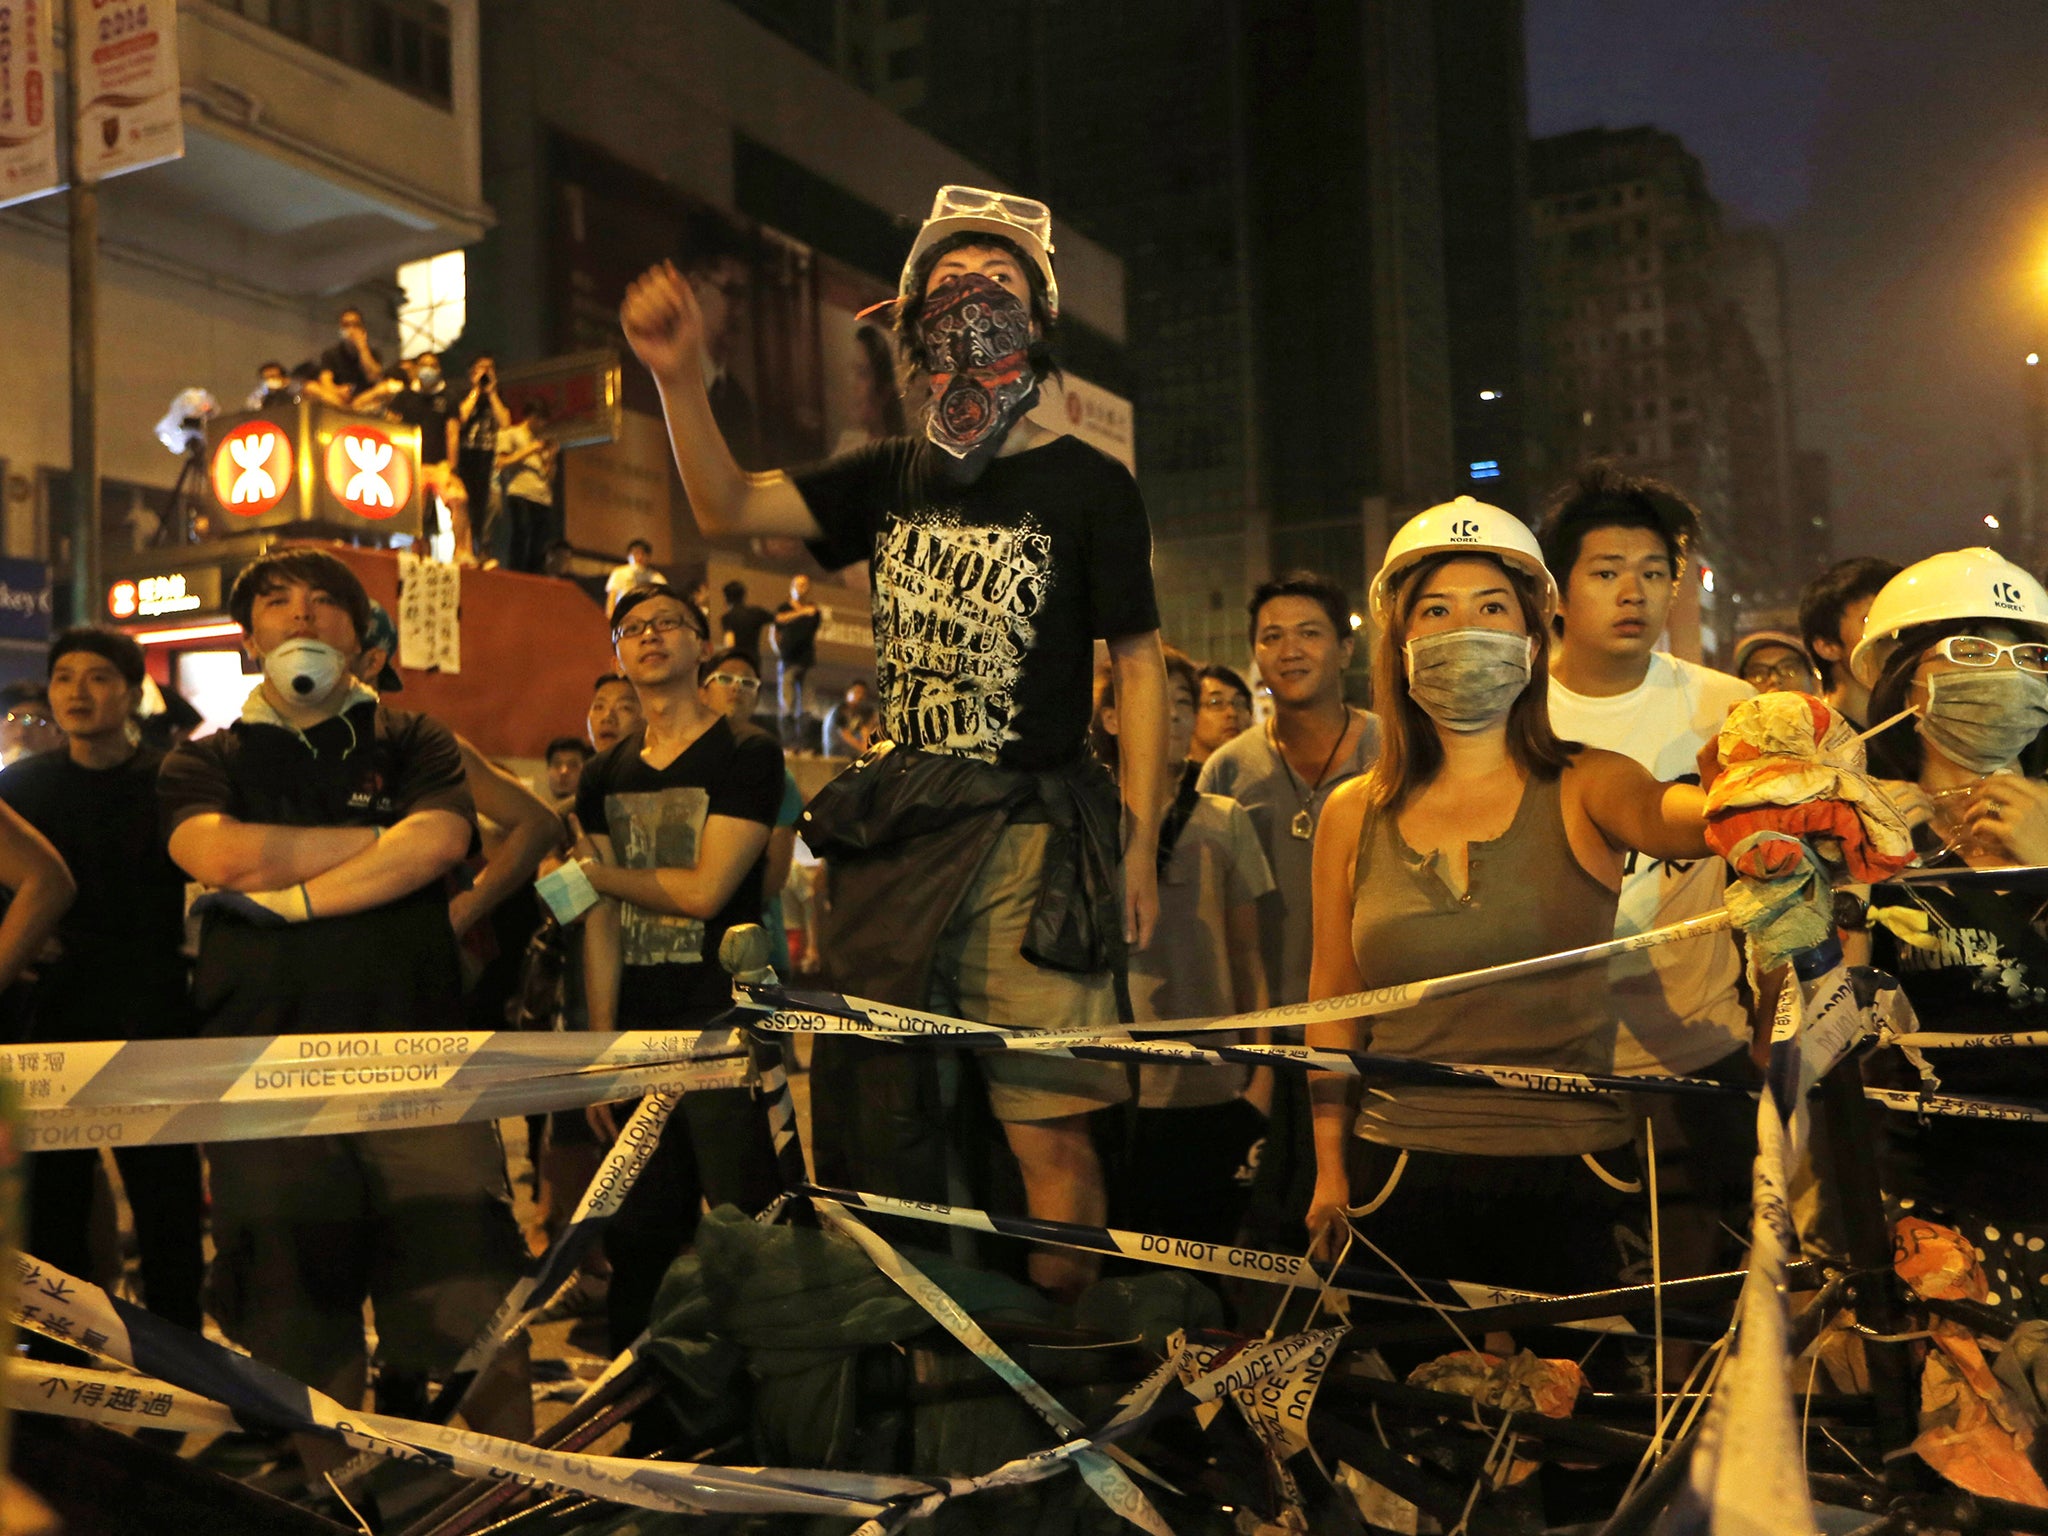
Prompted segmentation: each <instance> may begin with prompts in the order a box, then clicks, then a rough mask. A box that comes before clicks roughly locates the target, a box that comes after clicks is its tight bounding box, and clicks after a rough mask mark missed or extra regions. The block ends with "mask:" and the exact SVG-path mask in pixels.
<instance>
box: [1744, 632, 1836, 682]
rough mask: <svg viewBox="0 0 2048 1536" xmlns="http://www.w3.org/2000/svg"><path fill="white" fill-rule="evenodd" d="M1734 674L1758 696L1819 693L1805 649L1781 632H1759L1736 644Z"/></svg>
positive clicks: (1816, 677)
mask: <svg viewBox="0 0 2048 1536" xmlns="http://www.w3.org/2000/svg"><path fill="white" fill-rule="evenodd" d="M1735 675H1736V676H1737V677H1739V678H1741V679H1742V680H1743V681H1744V682H1745V683H1747V684H1749V686H1750V687H1752V688H1754V689H1755V690H1756V691H1757V692H1758V693H1819V692H1820V678H1819V676H1818V675H1817V674H1816V673H1815V672H1814V670H1813V663H1812V662H1811V661H1809V660H1808V659H1807V656H1806V647H1805V646H1803V645H1801V644H1800V643H1799V637H1798V636H1797V635H1788V634H1786V633H1785V632H1784V631H1783V630H1779V629H1760V630H1757V631H1756V632H1755V633H1754V634H1749V635H1744V636H1743V637H1742V639H1741V640H1740V641H1738V642H1737V643H1736V646H1735Z"/></svg>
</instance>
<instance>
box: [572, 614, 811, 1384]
mask: <svg viewBox="0 0 2048 1536" xmlns="http://www.w3.org/2000/svg"><path fill="white" fill-rule="evenodd" d="M611 622H612V644H613V647H614V649H615V651H616V653H617V656H618V662H619V671H620V673H621V674H622V675H624V676H625V677H626V679H627V680H628V681H630V682H631V683H632V685H633V689H634V691H635V692H636V693H637V694H638V695H639V698H640V710H641V715H642V718H643V720H644V722H645V723H644V724H643V725H641V726H640V727H639V728H638V729H637V730H634V731H633V732H631V733H630V734H628V735H626V736H625V737H623V738H621V739H620V740H618V741H616V742H614V743H613V744H612V745H611V746H610V747H607V748H606V749H605V750H604V751H602V752H599V753H598V754H597V756H596V757H594V758H592V759H591V760H590V762H589V764H588V765H587V766H586V767H585V768H584V770H583V776H582V778H581V780H580V781H579V783H578V785H577V790H576V819H577V823H578V825H579V826H580V827H581V828H582V830H583V838H582V840H581V841H580V842H579V843H578V844H577V849H576V852H577V855H578V856H579V860H580V864H581V868H582V871H583V873H584V875H585V876H586V877H587V878H588V879H589V881H590V884H591V886H592V888H593V889H594V890H595V891H596V892H597V894H598V895H599V896H601V897H604V898H606V899H605V900H604V901H602V902H600V903H599V904H598V906H597V907H596V908H594V909H593V910H592V911H591V912H590V914H589V915H588V916H587V917H586V918H585V919H584V997H585V1000H586V1003H587V1007H588V1011H589V1022H590V1028H592V1029H594V1030H613V1029H697V1028H701V1027H702V1026H703V1025H704V1024H705V1023H707V1022H708V1021H709V1020H710V1019H711V1018H712V1017H713V1016H714V1015H716V1014H718V1013H720V1012H722V1011H723V1010H724V1009H726V1008H727V1007H729V1006H731V1002H732V981H731V978H730V977H729V976H727V975H726V973H725V971H724V970H723V969H722V968H721V967H720V966H719V964H718V945H719V941H720V940H721V939H723V938H724V937H725V932H726V930H727V929H728V928H731V927H733V926H734V925H735V924H738V923H755V922H759V921H760V920H761V883H762V877H763V872H764V869H765V864H766V860H765V858H764V855H765V853H766V851H767V847H768V835H769V832H770V830H771V829H772V828H773V827H774V825H775V818H776V810H777V808H778V807H779V806H780V805H781V803H782V795H783V768H782V749H781V747H780V746H778V745H777V744H776V742H775V740H774V738H773V737H771V736H769V735H767V734H766V733H765V732H762V731H757V730H755V729H753V728H752V727H751V726H748V725H746V724H744V723H737V724H736V723H734V722H732V721H729V720H728V719H727V718H726V716H725V715H724V714H722V713H720V712H719V711H718V710H716V709H714V708H711V707H710V706H709V705H708V704H707V703H706V701H705V699H704V697H703V696H702V694H701V693H700V692H699V688H698V666H697V661H698V658H699V657H700V656H701V655H703V654H704V648H705V638H706V637H705V620H704V616H703V615H702V614H701V613H699V612H698V611H697V610H696V609H695V608H694V607H692V606H691V605H690V604H689V603H687V602H686V601H684V599H683V598H682V596H681V595H680V594H679V593H677V592H676V591H675V590H674V589H673V588H671V587H666V586H662V587H637V588H635V589H634V590H633V591H631V592H628V593H626V595H625V596H623V597H621V598H620V599H619V601H618V603H617V604H616V605H615V606H614V607H613V609H612V620H611ZM729 675H731V674H730V673H721V676H729ZM720 686H724V685H720ZM757 686H758V682H757ZM734 692H735V693H738V692H740V690H737V689H735V690H734ZM593 1118H594V1120H596V1121H597V1122H598V1124H599V1126H600V1129H601V1130H603V1131H605V1132H607V1133H610V1132H615V1130H616V1124H617V1120H618V1119H621V1118H623V1117H622V1116H620V1117H614V1116H612V1115H610V1114H609V1113H607V1112H606V1111H605V1109H604V1107H603V1106H600V1108H599V1110H598V1111H597V1112H595V1113H594V1115H593ZM778 1187H779V1185H778V1182H777V1178H776V1172H775V1157H774V1152H773V1149H772V1147H771V1146H770V1143H769V1140H768V1130H767V1123H766V1121H765V1120H764V1119H763V1118H762V1116H761V1114H760V1112H759V1111H758V1110H757V1109H756V1108H755V1106H754V1102H753V1096H752V1094H751V1093H750V1092H748V1090H746V1089H744V1088H736V1089H723V1090H719V1091H715V1092H704V1093H690V1094H686V1095H685V1096H684V1098H683V1102H682V1108H681V1110H680V1111H679V1112H678V1113H677V1115H676V1116H675V1117H674V1118H672V1119H671V1120H670V1121H669V1123H668V1126H667V1128H666V1130H665V1131H664V1132H663V1134H662V1138H661V1142H660V1145H659V1147H658V1148H657V1150H656V1152H655V1155H654V1157H653V1159H652V1160H651V1161H650V1162H649V1164H648V1166H647V1168H646V1169H645V1170H644V1171H643V1172H642V1173H641V1175H640V1178H639V1180H638V1182H636V1183H635V1185H634V1186H633V1190H632V1193H631V1194H629V1195H628V1196H627V1198H626V1202H625V1205H624V1206H623V1207H622V1208H621V1209H620V1211H619V1213H618V1215H617V1216H616V1217H614V1218H613V1220H612V1223H611V1226H610V1227H609V1229H608V1230H607V1232H606V1234H605V1250H606V1252H607V1254H608V1255H609V1256H610V1259H611V1264H612V1281H611V1292H610V1296H609V1298H608V1300H607V1303H606V1312H607V1316H608V1319H609V1322H610V1327H611V1334H612V1347H613V1348H614V1349H615V1350H617V1349H623V1348H625V1346H626V1345H627V1344H628V1343H630V1342H631V1341H632V1340H633V1338H634V1337H635V1336H636V1335H637V1334H638V1333H639V1332H640V1330H641V1329H642V1328H643V1327H645V1326H646V1324H647V1317H648V1313H649V1311H650V1309H651V1308H652V1306H653V1304H654V1293H655V1289H656V1287H657V1286H658V1285H659V1284H660V1283H661V1277H662V1275H663V1274H664V1273H665V1272H666V1271H667V1269H668V1266H669V1263H670V1262H671V1261H672V1260H673V1259H674V1258H675V1257H676V1255H677V1254H679V1253H680V1252H682V1250H683V1248H684V1247H685V1246H686V1245H687V1244H688V1243H689V1241H690V1239H691V1237H692V1236H693V1235H694V1233H695V1231H696V1227H697V1213H698V1208H699V1202H700V1199H701V1200H708V1201H709V1202H710V1203H711V1204H712V1205H714V1206H717V1205H727V1204H730V1205H737V1206H739V1207H741V1208H742V1209H743V1210H746V1211H749V1212H752V1211H757V1210H759V1209H760V1208H761V1207H762V1206H764V1205H766V1204H767V1203H768V1201H769V1200H771V1199H773V1198H774V1196H775V1194H776V1192H777V1189H778Z"/></svg>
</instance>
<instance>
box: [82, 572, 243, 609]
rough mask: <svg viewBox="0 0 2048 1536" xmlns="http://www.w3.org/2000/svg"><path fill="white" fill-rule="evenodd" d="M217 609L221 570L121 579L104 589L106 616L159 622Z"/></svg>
mask: <svg viewBox="0 0 2048 1536" xmlns="http://www.w3.org/2000/svg"><path fill="white" fill-rule="evenodd" d="M219 607H220V567H219V566H217V565H206V566H200V567H198V568H196V569H194V570H189V571H167V572H165V573H164V574H162V575H159V576H124V577H122V578H121V579H120V580H119V581H115V582H112V583H109V585H108V587H107V617H108V618H110V619H113V620H115V621H116V622H117V623H125V622H127V621H129V620H131V619H162V618H169V617H172V616H173V615H176V614H181V613H211V612H213V611H214V610H216V609H218V608H219Z"/></svg>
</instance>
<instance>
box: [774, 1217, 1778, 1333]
mask: <svg viewBox="0 0 2048 1536" xmlns="http://www.w3.org/2000/svg"><path fill="white" fill-rule="evenodd" d="M800 1193H801V1194H803V1195H804V1196H806V1197H807V1198H809V1199H811V1200H812V1201H814V1202H817V1201H823V1202H827V1203H829V1204H832V1205H835V1206H838V1207H841V1208H842V1209H851V1210H860V1211H866V1212H868V1213H869V1214H871V1215H874V1216H895V1217H901V1218H905V1219H907V1220H911V1221H922V1222H929V1223H933V1224H936V1225H939V1226H947V1227H960V1228H964V1229H965V1230H967V1231H970V1232H986V1233H991V1234H994V1235H997V1236H1003V1237H1014V1238H1018V1239H1021V1240H1023V1241H1026V1242H1034V1243H1049V1244H1052V1245H1054V1246H1056V1247H1061V1248H1078V1249H1082V1250H1084V1251H1086V1252H1090V1253H1101V1254H1107V1255H1111V1256H1114V1257H1119V1258H1125V1259H1133V1260H1136V1261H1138V1262H1139V1263H1144V1264H1156V1265H1161V1266H1164V1267H1165V1268H1168V1269H1185V1270H1193V1271H1197V1272H1199V1273H1202V1274H1210V1275H1224V1276H1228V1277H1230V1278H1232V1279H1237V1280H1257V1281H1263V1282H1265V1283H1266V1284H1269V1285H1284V1286H1294V1287H1299V1288H1301V1289H1304V1290H1309V1291H1317V1292H1322V1291H1328V1292H1330V1293H1331V1294H1336V1295H1343V1296H1353V1297H1358V1298H1360V1299H1363V1300H1367V1301H1376V1302H1391V1303H1394V1304H1395V1305H1398V1306H1402V1307H1412V1308H1417V1309H1426V1310H1430V1311H1435V1310H1438V1309H1441V1310H1442V1311H1445V1312H1448V1313H1449V1314H1450V1315H1451V1316H1452V1317H1459V1316H1460V1315H1461V1314H1462V1313H1463V1312H1464V1311H1466V1310H1471V1311H1473V1312H1474V1313H1475V1314H1479V1313H1483V1312H1490V1311H1492V1310H1493V1309H1495V1308H1503V1307H1513V1308H1517V1309H1519V1310H1520V1311H1522V1312H1525V1313H1527V1312H1534V1313H1538V1314H1540V1313H1541V1312H1542V1310H1543V1309H1544V1308H1545V1307H1546V1306H1555V1308H1556V1310H1557V1311H1558V1312H1559V1313H1560V1314H1566V1313H1573V1312H1585V1311H1588V1310H1591V1309H1590V1307H1589V1306H1587V1305H1566V1304H1567V1303H1573V1304H1579V1303H1611V1305H1612V1306H1613V1307H1615V1308H1617V1309H1619V1308H1624V1307H1625V1308H1628V1309H1632V1310H1644V1311H1646V1310H1648V1309H1649V1307H1650V1304H1651V1299H1652V1295H1651V1288H1650V1287H1646V1286H1631V1287H1628V1288H1626V1289H1624V1290H1619V1291H1613V1292H1595V1293H1590V1294H1589V1295H1587V1296H1583V1297H1579V1296H1549V1295H1545V1294H1543V1293H1542V1292H1539V1291H1518V1290H1510V1289H1507V1288H1505V1287H1502V1286H1497V1285H1479V1284H1474V1283H1471V1282H1467V1281H1459V1280H1436V1279H1411V1278H1404V1277H1402V1276H1399V1275H1394V1274H1389V1273H1385V1272H1382V1271H1379V1270H1373V1269H1368V1268H1366V1267H1364V1266H1362V1265H1358V1264H1350V1263H1346V1264H1340V1265H1337V1266H1335V1267H1331V1266H1329V1265H1323V1264H1318V1263H1316V1262H1315V1261H1314V1260H1312V1259H1308V1258H1304V1257H1303V1256H1302V1255H1300V1254H1293V1253H1276V1252H1273V1251H1272V1250H1270V1249H1264V1248H1250V1247H1244V1246H1241V1245H1238V1244H1234V1243H1219V1242H1209V1241H1205V1240H1201V1239H1197V1238H1181V1237H1161V1236H1157V1235H1155V1234H1153V1233H1148V1232H1127V1231H1124V1230H1122V1229H1120V1228H1117V1227H1099V1226H1089V1225H1085V1224H1082V1223H1078V1222H1065V1221H1047V1220H1043V1219H1041V1218H1038V1217H1033V1216H999V1215H996V1214H994V1213H992V1212H989V1211H977V1210H973V1209H970V1208H968V1207H965V1206H952V1205H935V1204H932V1203H930V1202H928V1201H919V1200H897V1199H893V1198H891V1197H889V1196H887V1195H873V1194H864V1193H861V1192H859V1191H856V1190H850V1189H827V1188H823V1187H819V1186H807V1187H806V1188H805V1189H803V1190H801V1191H800ZM1740 1278H1741V1276H1740V1273H1739V1272H1735V1273H1730V1274H1724V1275H1703V1276H1699V1277H1697V1278H1694V1279H1689V1280H1679V1281H1666V1282H1665V1284H1664V1287H1663V1289H1664V1292H1665V1294H1666V1295H1667V1296H1676V1297H1677V1298H1679V1299H1680V1300H1684V1299H1688V1298H1691V1297H1694V1296H1698V1297H1701V1298H1702V1299H1725V1296H1726V1295H1727V1294H1728V1290H1729V1287H1730V1285H1731V1284H1732V1283H1734V1282H1736V1281H1739V1280H1740ZM1480 1321H1481V1322H1482V1324H1483V1322H1484V1319H1483V1318H1480ZM1523 1321H1525V1322H1540V1321H1542V1319H1541V1317H1540V1315H1539V1316H1533V1317H1531V1316H1525V1317H1524V1318H1523ZM1556 1325H1557V1326H1558V1327H1561V1328H1571V1329H1575V1330H1577V1331H1581V1332H1590V1333H1638V1332H1640V1331H1641V1330H1640V1329H1638V1328H1636V1326H1635V1325H1634V1324H1632V1323H1631V1322H1629V1320H1628V1319H1627V1318H1626V1317H1624V1316H1621V1315H1620V1314H1619V1311H1618V1310H1617V1311H1610V1312H1606V1313H1604V1314H1603V1315H1596V1316H1560V1317H1559V1319H1558V1321H1557V1324H1556ZM1724 1328H1725V1325H1724V1324H1720V1323H1716V1324H1714V1325H1713V1327H1712V1331H1711V1332H1709V1333H1707V1334H1706V1337H1707V1338H1708V1339H1712V1338H1717V1337H1719V1336H1720V1333H1721V1332H1722V1331H1723V1330H1724Z"/></svg>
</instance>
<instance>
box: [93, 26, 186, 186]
mask: <svg viewBox="0 0 2048 1536" xmlns="http://www.w3.org/2000/svg"><path fill="white" fill-rule="evenodd" d="M71 25H72V29H73V31H72V36H73V38H75V39H76V41H75V42H74V43H73V45H72V49H71V68H72V81H71V99H72V100H73V101H74V102H76V103H77V104H78V105H77V128H76V135H75V137H74V139H73V141H72V156H73V158H72V164H73V166H74V167H75V168H76V171H77V174H78V176H79V177H80V179H81V180H83V181H87V182H94V181H104V180H105V179H106V178H107V177H109V176H119V175H120V174H122V172H124V171H139V170H141V169H142V167H144V166H146V165H156V164H159V163H161V162H162V161H165V160H175V159H177V158H178V157H179V156H180V155H182V154H184V153H185V119H184V113H183V108H182V107H181V105H180V103H179V99H178V7H177V4H176V0H71Z"/></svg>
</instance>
